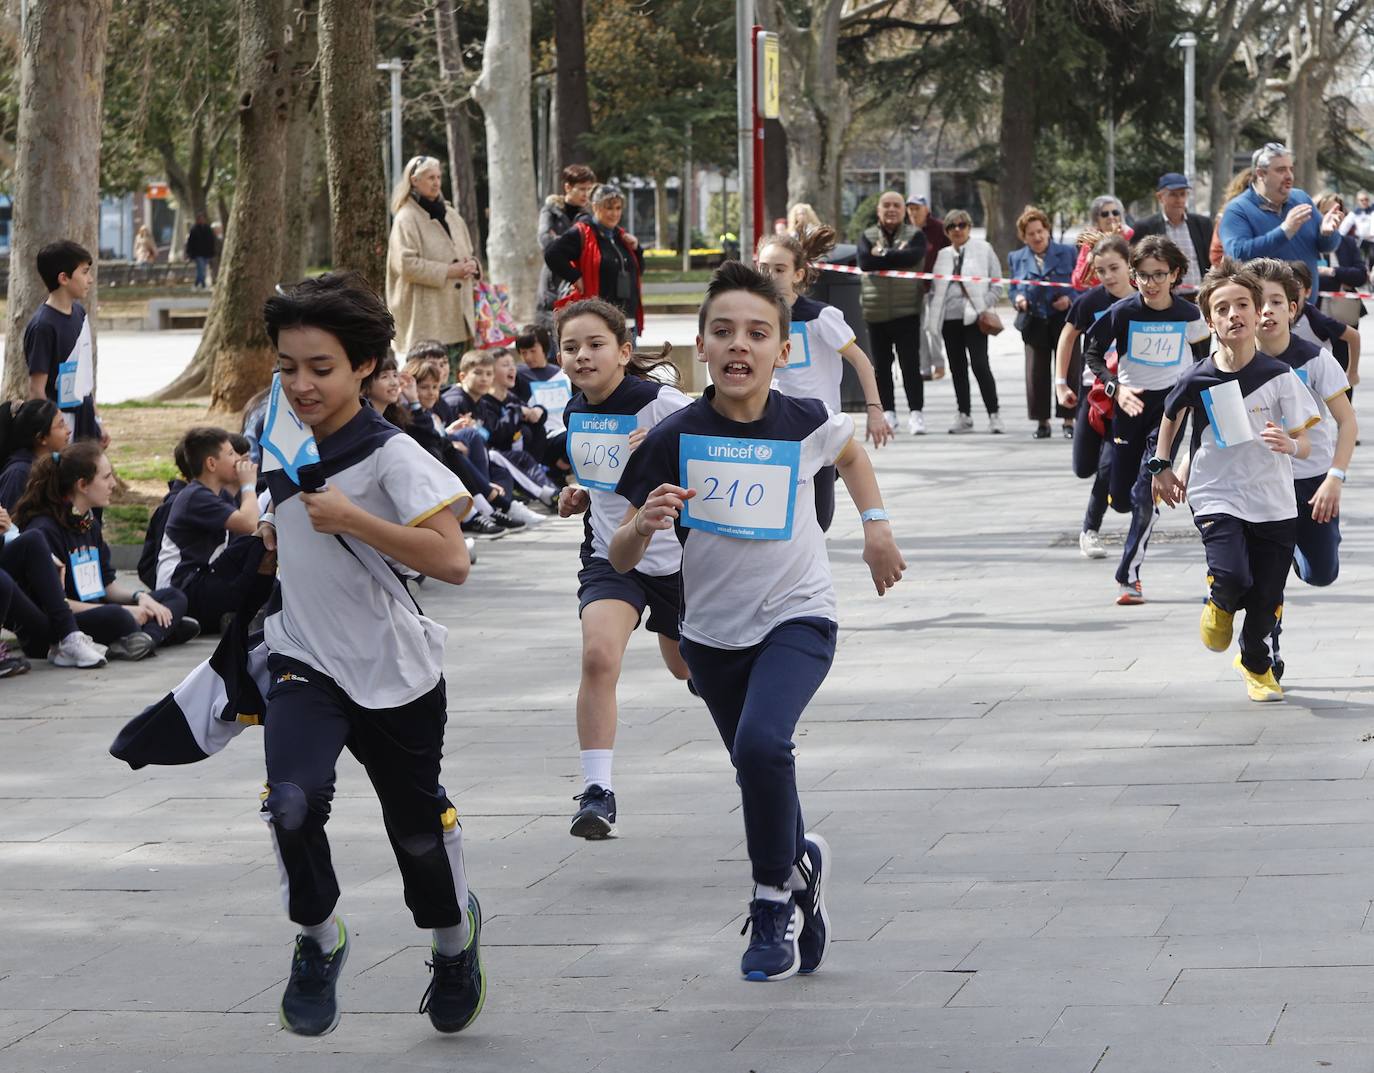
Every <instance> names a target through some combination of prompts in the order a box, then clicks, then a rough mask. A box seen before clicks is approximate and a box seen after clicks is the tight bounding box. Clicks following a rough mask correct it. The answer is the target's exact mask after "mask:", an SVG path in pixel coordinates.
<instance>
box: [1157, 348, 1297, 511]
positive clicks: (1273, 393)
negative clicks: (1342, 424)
mask: <svg viewBox="0 0 1374 1073" xmlns="http://www.w3.org/2000/svg"><path fill="white" fill-rule="evenodd" d="M1188 409H1191V410H1192V411H1193V454H1192V462H1191V463H1190V464H1189V467H1188V504H1189V506H1191V507H1192V508H1193V513H1194V514H1196V515H1208V514H1229V515H1231V516H1232V517H1234V518H1240V519H1242V520H1243V521H1247V522H1278V521H1283V520H1285V519H1287V518H1295V517H1297V513H1298V509H1297V501H1296V500H1295V499H1294V498H1293V465H1292V457H1293V456H1292V455H1289V454H1280V453H1278V452H1277V451H1271V450H1270V449H1269V446H1268V444H1266V443H1265V442H1264V441H1263V440H1262V439H1260V433H1261V432H1262V431H1263V430H1264V426H1265V424H1266V423H1268V422H1273V423H1274V424H1275V425H1277V426H1279V427H1280V428H1282V429H1286V430H1287V431H1288V432H1289V433H1290V434H1297V433H1298V432H1300V431H1302V430H1303V429H1306V428H1310V427H1311V426H1313V425H1315V424H1316V423H1317V422H1318V421H1320V420H1321V417H1320V415H1318V413H1317V407H1316V405H1315V404H1314V403H1313V402H1312V396H1311V395H1310V394H1308V391H1307V389H1306V388H1305V387H1303V384H1302V381H1301V380H1299V379H1298V377H1297V374H1296V373H1294V372H1293V370H1292V369H1290V368H1289V367H1288V366H1287V365H1285V364H1284V363H1283V362H1281V361H1279V360H1278V358H1271V357H1269V356H1268V355H1267V354H1256V355H1255V356H1254V357H1253V358H1252V359H1251V360H1250V361H1249V363H1248V364H1246V366H1245V367H1244V368H1242V369H1241V370H1239V371H1238V372H1233V373H1231V372H1225V371H1224V370H1222V369H1219V368H1217V364H1216V358H1215V357H1214V356H1213V357H1208V358H1205V359H1203V360H1202V361H1200V362H1198V364H1196V365H1194V366H1193V367H1192V368H1190V369H1189V370H1188V371H1187V372H1185V373H1184V374H1183V378H1182V379H1181V380H1179V382H1178V384H1177V386H1176V387H1175V388H1174V390H1173V391H1171V392H1170V393H1169V397H1168V398H1167V399H1165V400H1164V413H1165V414H1166V416H1168V417H1171V418H1173V417H1177V416H1178V415H1179V414H1180V413H1182V412H1183V411H1184V410H1188Z"/></svg>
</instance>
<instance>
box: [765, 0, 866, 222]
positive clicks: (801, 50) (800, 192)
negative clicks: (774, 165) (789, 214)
mask: <svg viewBox="0 0 1374 1073" xmlns="http://www.w3.org/2000/svg"><path fill="white" fill-rule="evenodd" d="M809 6H810V8H811V12H810V21H809V23H808V24H807V25H806V26H801V25H799V24H798V23H796V22H795V21H793V20H792V19H791V18H790V17H789V16H788V15H787V13H786V10H785V8H784V5H782V4H781V3H778V2H777V0H763V2H761V3H760V4H759V13H760V17H761V18H762V19H763V20H764V22H765V24H766V25H768V26H775V27H777V28H778V32H779V34H780V36H781V38H782V40H781V45H782V48H781V56H782V64H783V79H782V125H783V127H784V128H786V131H787V199H788V201H789V203H793V204H795V203H796V202H798V201H805V202H808V203H809V204H810V205H811V206H812V207H813V208H814V209H815V210H816V213H817V215H819V216H820V218H821V219H822V220H824V221H825V222H827V223H830V224H834V225H835V226H836V227H838V228H839V229H840V230H841V231H843V227H842V226H841V225H842V221H841V220H840V190H841V169H842V167H843V164H844V150H845V144H846V138H847V136H848V134H849V125H850V120H851V119H852V118H853V114H854V109H853V105H852V103H851V100H850V95H849V86H848V85H847V84H846V83H845V82H844V80H843V79H841V78H840V73H839V42H840V17H841V14H842V12H843V9H844V4H843V2H842V0H811V3H810V5H809ZM745 195H746V196H749V192H748V191H745ZM765 230H766V229H765Z"/></svg>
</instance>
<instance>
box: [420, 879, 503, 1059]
mask: <svg viewBox="0 0 1374 1073" xmlns="http://www.w3.org/2000/svg"><path fill="white" fill-rule="evenodd" d="M468 929H469V930H468V945H467V946H466V947H464V948H463V951H462V953H460V954H455V955H454V956H453V957H445V956H444V955H443V954H441V953H439V951H437V950H435V951H433V957H434V960H433V961H431V962H429V968H430V973H431V976H430V980H429V987H428V988H427V989H426V990H425V993H424V995H423V996H422V997H421V999H420V1012H421V1013H427V1014H429V1020H430V1023H431V1024H432V1025H434V1027H435V1028H437V1029H438V1030H439V1031H440V1032H461V1031H462V1030H463V1029H465V1028H467V1026H468V1025H470V1024H472V1022H473V1021H475V1020H477V1015H478V1014H479V1013H481V1012H482V1007H483V1006H484V1005H486V1001H487V974H486V970H485V969H484V968H483V967H482V903H481V902H479V901H478V900H477V895H476V894H474V893H473V892H472V891H471V890H469V891H468Z"/></svg>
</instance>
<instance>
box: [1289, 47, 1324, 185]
mask: <svg viewBox="0 0 1374 1073" xmlns="http://www.w3.org/2000/svg"><path fill="white" fill-rule="evenodd" d="M1312 73H1313V72H1312V70H1311V68H1305V69H1303V70H1300V71H1295V72H1294V73H1293V76H1292V81H1291V82H1290V83H1289V85H1288V149H1289V151H1290V152H1291V153H1292V154H1293V185H1294V186H1295V187H1297V188H1298V189H1299V190H1306V191H1307V192H1308V193H1309V194H1313V195H1315V194H1316V192H1317V145H1318V143H1317V140H1316V139H1315V138H1313V129H1312V128H1313V126H1314V125H1315V124H1318V123H1319V118H1318V115H1317V106H1318V105H1320V103H1321V101H1320V98H1319V97H1318V95H1317V93H1316V92H1315V87H1314V86H1313V84H1312V83H1313V78H1312ZM1318 132H1320V127H1318Z"/></svg>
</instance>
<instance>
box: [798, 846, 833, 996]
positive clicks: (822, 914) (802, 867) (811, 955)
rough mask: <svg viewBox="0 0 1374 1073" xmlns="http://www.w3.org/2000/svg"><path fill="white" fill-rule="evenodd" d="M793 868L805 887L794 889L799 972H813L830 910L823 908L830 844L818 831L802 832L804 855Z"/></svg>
mask: <svg viewBox="0 0 1374 1073" xmlns="http://www.w3.org/2000/svg"><path fill="white" fill-rule="evenodd" d="M797 871H798V872H799V873H801V877H802V879H803V880H805V881H806V889H805V890H799V891H797V893H796V895H795V897H796V899H797V905H798V906H800V907H801V911H802V918H803V925H802V933H801V938H800V940H799V941H798V946H799V947H800V949H801V968H800V969H798V970H797V971H798V972H800V973H801V974H802V975H803V976H805V975H807V974H808V973H813V972H815V971H816V970H817V969H819V968H820V967H821V962H822V961H824V960H825V952H826V951H827V950H828V949H830V914H829V913H827V912H826V909H825V883H826V880H827V879H829V878H830V844H829V843H828V842H826V840H825V839H824V838H822V837H821V836H820V835H818V834H813V833H811V832H808V833H807V835H806V856H804V857H803V858H802V859H801V860H800V861H798V862H797Z"/></svg>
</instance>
